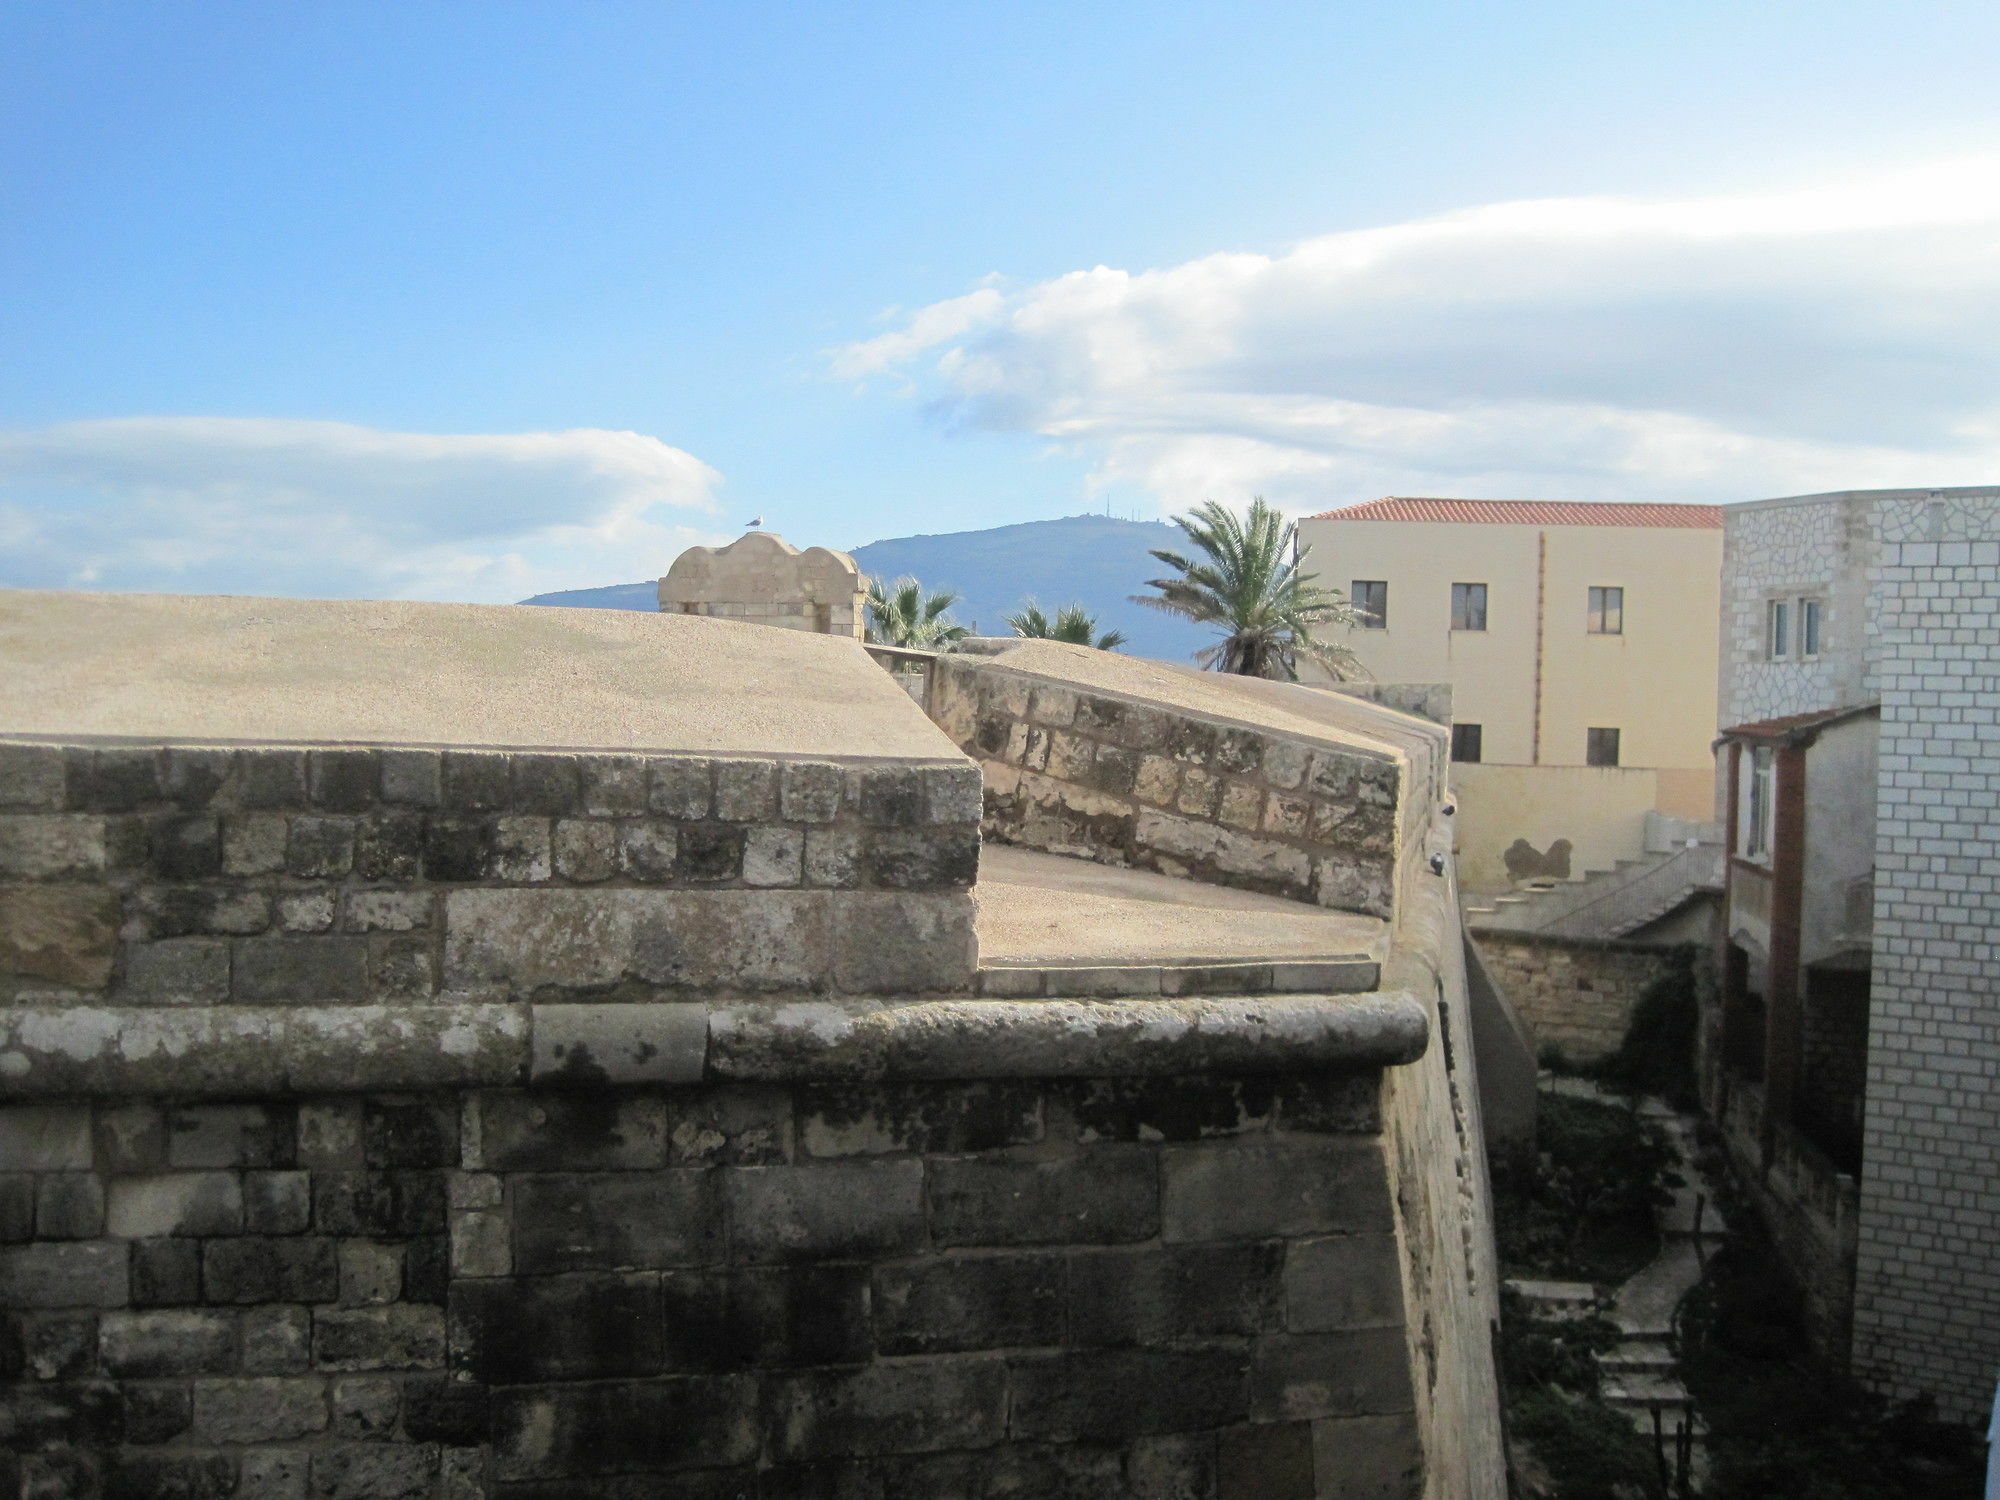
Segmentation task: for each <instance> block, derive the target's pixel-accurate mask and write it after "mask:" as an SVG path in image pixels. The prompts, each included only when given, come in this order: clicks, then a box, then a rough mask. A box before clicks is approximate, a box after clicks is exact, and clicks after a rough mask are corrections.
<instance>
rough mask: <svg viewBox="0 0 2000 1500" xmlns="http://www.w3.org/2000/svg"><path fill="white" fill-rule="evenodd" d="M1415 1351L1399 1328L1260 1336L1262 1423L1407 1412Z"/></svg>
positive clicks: (1256, 1367)
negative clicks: (1410, 1347)
mask: <svg viewBox="0 0 2000 1500" xmlns="http://www.w3.org/2000/svg"><path fill="white" fill-rule="evenodd" d="M1413 1399H1414V1398H1413V1396H1412V1394H1411V1387H1410V1351H1409V1346H1408V1344H1407V1342H1406V1341H1405V1339H1404V1337H1403V1330H1402V1328H1400V1327H1394V1328H1363V1329H1357V1330H1353V1331H1349V1332H1342V1333H1308V1334H1284V1335H1278V1336H1275V1337H1272V1338H1266V1339H1260V1340H1259V1341H1258V1343H1257V1346H1256V1350H1255V1357H1254V1360H1253V1364H1252V1369H1251V1403H1250V1405H1251V1415H1252V1416H1254V1417H1255V1418H1256V1419H1257V1420H1259V1421H1273V1422H1284V1421H1300V1420H1309V1419H1311V1418H1314V1417H1358V1416H1382V1415H1387V1414H1392V1413H1395V1412H1403V1411H1408V1410H1409V1409H1410V1407H1411V1403H1412V1401H1413Z"/></svg>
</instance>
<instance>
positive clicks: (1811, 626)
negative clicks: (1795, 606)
mask: <svg viewBox="0 0 2000 1500" xmlns="http://www.w3.org/2000/svg"><path fill="white" fill-rule="evenodd" d="M1799 655H1800V656H1818V655H1819V600H1817V599H1801V600H1800V601H1799Z"/></svg>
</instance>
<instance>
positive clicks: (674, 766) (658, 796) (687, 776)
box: [646, 757, 715, 822]
mask: <svg viewBox="0 0 2000 1500" xmlns="http://www.w3.org/2000/svg"><path fill="white" fill-rule="evenodd" d="M646 804H647V806H649V807H650V808H652V810H653V811H654V812H656V813H658V814H660V815H661V816H662V817H667V818H677V819H680V820H682V821H683V822H692V821H694V820H696V819H699V818H706V817H708V816H709V815H710V814H711V813H713V811H714V810H715V764H714V762H713V761H707V760H698V759H685V758H680V757H675V758H671V759H667V758H663V759H659V760H655V761H653V762H652V785H651V787H650V788H649V789H648V792H647V798H646Z"/></svg>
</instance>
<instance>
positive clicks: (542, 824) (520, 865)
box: [486, 818, 554, 885]
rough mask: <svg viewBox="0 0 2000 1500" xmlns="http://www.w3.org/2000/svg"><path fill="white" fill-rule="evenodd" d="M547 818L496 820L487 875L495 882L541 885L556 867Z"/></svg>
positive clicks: (488, 858) (488, 857)
mask: <svg viewBox="0 0 2000 1500" xmlns="http://www.w3.org/2000/svg"><path fill="white" fill-rule="evenodd" d="M551 838H552V835H551V832H550V826H549V820H548V819H547V818H495V819H494V820H493V844H492V848H491V850H490V852H489V853H488V855H487V861H486V872H487V874H488V875H490V876H491V877H492V878H493V879H495V880H507V881H512V882H514V883H516V884H519V885H537V884H540V883H541V882H542V881H544V880H547V879H548V878H549V874H550V872H551V870H552V869H553V868H554V855H553V852H552V850H551Z"/></svg>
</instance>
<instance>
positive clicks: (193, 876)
mask: <svg viewBox="0 0 2000 1500" xmlns="http://www.w3.org/2000/svg"><path fill="white" fill-rule="evenodd" d="M152 851H153V853H152V866H153V871H154V873H155V874H157V875H158V876H159V877H160V878H161V879H162V880H207V879H209V878H210V877H212V876H216V875H220V874H221V873H222V819H220V818H218V817H217V816H215V814H214V813H186V814H183V815H180V816H176V817H166V818H160V819H158V820H157V821H156V822H154V824H153V825H152Z"/></svg>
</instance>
